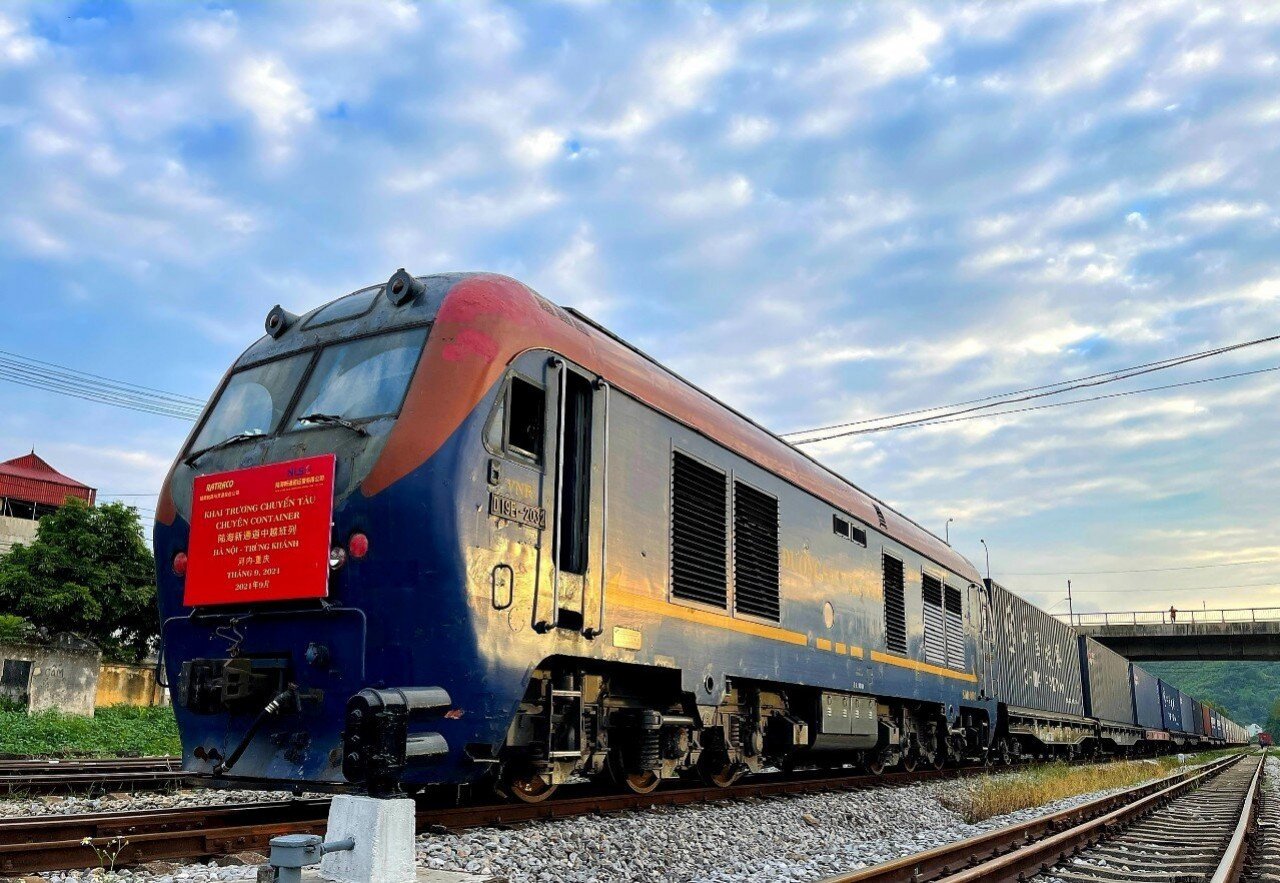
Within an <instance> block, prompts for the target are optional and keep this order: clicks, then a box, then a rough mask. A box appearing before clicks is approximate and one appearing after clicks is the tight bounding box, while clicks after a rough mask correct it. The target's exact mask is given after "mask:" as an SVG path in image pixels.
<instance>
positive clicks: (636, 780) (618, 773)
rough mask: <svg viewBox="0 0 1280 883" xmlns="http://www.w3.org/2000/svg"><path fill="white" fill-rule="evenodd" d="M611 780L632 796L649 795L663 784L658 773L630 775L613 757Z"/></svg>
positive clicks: (610, 770)
mask: <svg viewBox="0 0 1280 883" xmlns="http://www.w3.org/2000/svg"><path fill="white" fill-rule="evenodd" d="M609 780H610V781H611V782H613V783H614V784H615V785H619V786H621V787H622V788H624V789H625V790H627V791H630V792H631V793H632V794H649V793H650V792H652V791H653V790H654V789H656V788H657V787H658V786H659V785H661V784H662V776H661V775H659V774H658V773H657V772H656V771H654V770H644V771H642V772H639V773H628V772H626V771H624V770H623V769H622V763H621V762H620V761H619V760H617V759H616V758H614V757H612V756H611V757H610V758H609Z"/></svg>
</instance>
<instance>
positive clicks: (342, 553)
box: [329, 546, 347, 570]
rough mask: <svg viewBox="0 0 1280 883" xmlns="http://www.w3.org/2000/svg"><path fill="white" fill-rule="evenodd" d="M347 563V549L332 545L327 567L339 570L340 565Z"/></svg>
mask: <svg viewBox="0 0 1280 883" xmlns="http://www.w3.org/2000/svg"><path fill="white" fill-rule="evenodd" d="M346 563H347V550H346V549H344V548H342V547H341V546H334V547H333V548H331V549H330V550H329V569H330V570H339V569H341V567H342V565H344V564H346Z"/></svg>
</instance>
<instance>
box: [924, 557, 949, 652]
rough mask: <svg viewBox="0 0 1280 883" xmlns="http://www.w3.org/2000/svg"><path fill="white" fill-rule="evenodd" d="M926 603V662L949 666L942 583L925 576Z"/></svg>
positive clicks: (927, 575)
mask: <svg viewBox="0 0 1280 883" xmlns="http://www.w3.org/2000/svg"><path fill="white" fill-rule="evenodd" d="M920 595H921V598H922V599H923V601H924V661H925V662H932V663H933V664H934V665H946V664H947V619H946V616H945V615H944V614H943V612H942V582H941V581H940V580H938V579H937V578H936V577H933V576H930V575H929V574H927V573H926V574H924V575H923V576H922V577H921V579H920Z"/></svg>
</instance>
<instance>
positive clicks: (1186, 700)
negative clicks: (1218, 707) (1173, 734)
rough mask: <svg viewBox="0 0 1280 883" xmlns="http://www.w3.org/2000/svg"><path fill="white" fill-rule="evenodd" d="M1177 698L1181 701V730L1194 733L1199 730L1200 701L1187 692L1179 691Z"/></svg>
mask: <svg viewBox="0 0 1280 883" xmlns="http://www.w3.org/2000/svg"><path fill="white" fill-rule="evenodd" d="M1178 699H1179V701H1180V702H1181V703H1182V715H1181V720H1182V731H1183V732H1184V733H1190V734H1192V735H1195V734H1196V733H1198V732H1199V731H1200V703H1199V702H1196V700H1194V699H1192V698H1191V695H1190V694H1189V693H1183V692H1181V691H1179V693H1178Z"/></svg>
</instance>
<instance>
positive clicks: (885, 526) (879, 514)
mask: <svg viewBox="0 0 1280 883" xmlns="http://www.w3.org/2000/svg"><path fill="white" fill-rule="evenodd" d="M872 505H873V506H874V505H875V504H874V503H873V504H872ZM875 509H876V518H878V519H879V520H880V529H881V530H888V529H889V522H887V521H885V520H884V513H883V512H881V511H880V507H879V506H876V507H875Z"/></svg>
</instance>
